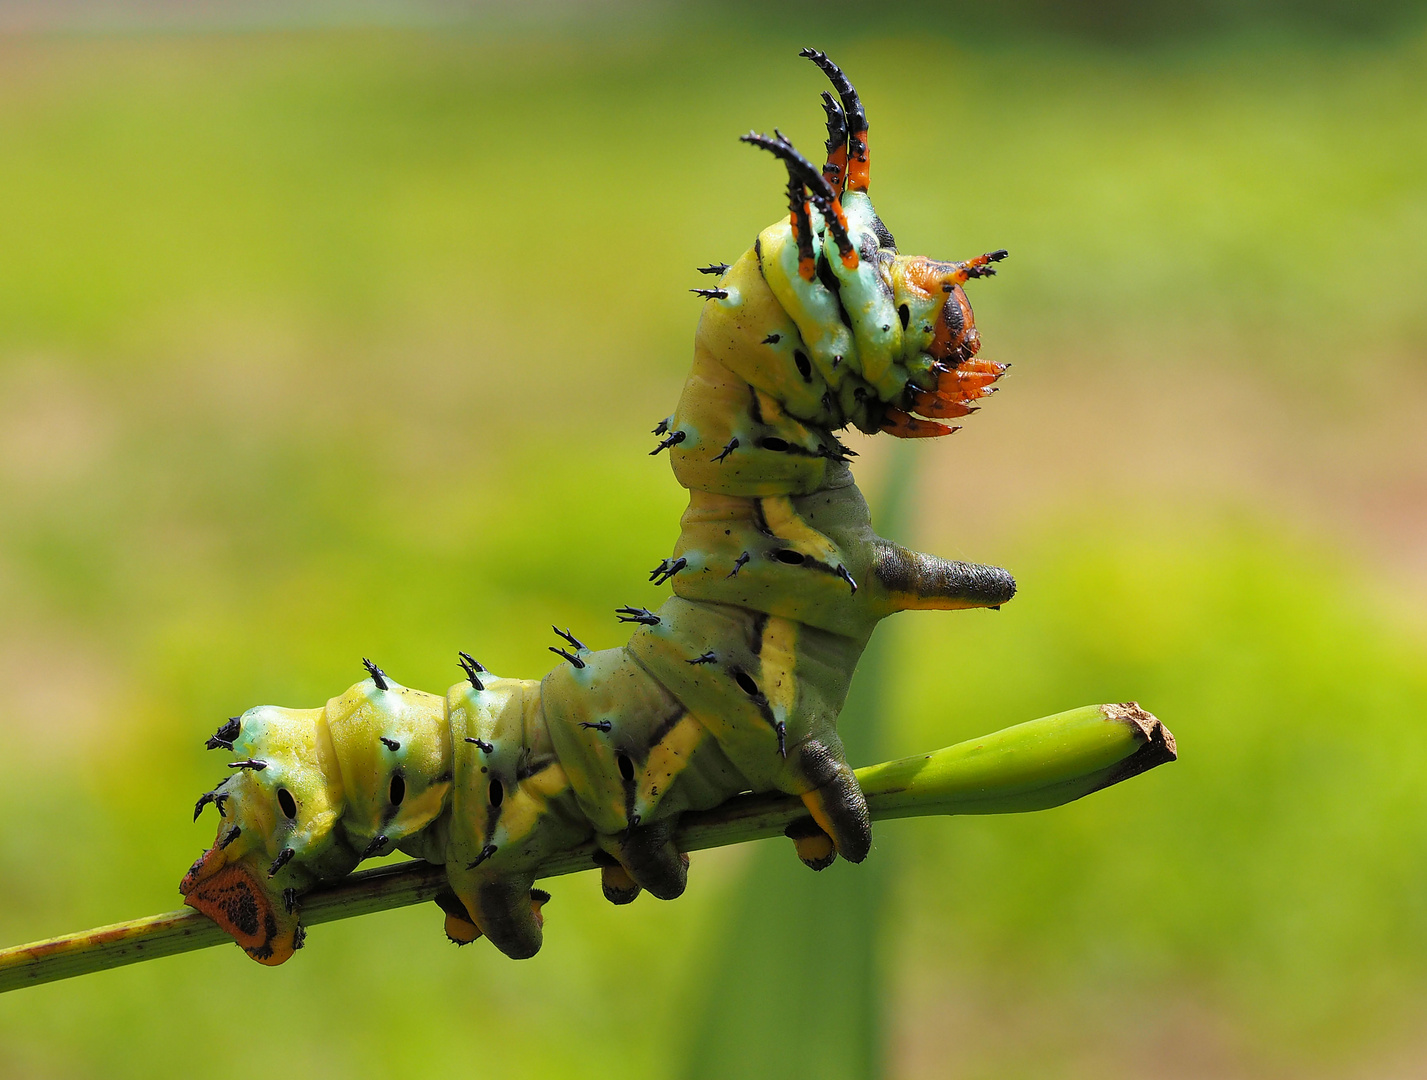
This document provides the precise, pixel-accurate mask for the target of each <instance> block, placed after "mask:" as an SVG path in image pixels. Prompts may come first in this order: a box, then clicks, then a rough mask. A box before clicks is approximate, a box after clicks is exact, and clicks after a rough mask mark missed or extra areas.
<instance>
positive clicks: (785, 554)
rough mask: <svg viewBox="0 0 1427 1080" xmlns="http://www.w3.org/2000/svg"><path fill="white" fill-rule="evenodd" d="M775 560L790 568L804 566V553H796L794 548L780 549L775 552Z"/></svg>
mask: <svg viewBox="0 0 1427 1080" xmlns="http://www.w3.org/2000/svg"><path fill="white" fill-rule="evenodd" d="M773 558H775V559H777V560H778V561H779V562H781V563H787V564H788V565H789V566H802V565H803V553H802V552H801V551H794V550H793V549H792V548H779V549H778V550H777V551H775V552H773Z"/></svg>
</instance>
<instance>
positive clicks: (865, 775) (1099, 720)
mask: <svg viewBox="0 0 1427 1080" xmlns="http://www.w3.org/2000/svg"><path fill="white" fill-rule="evenodd" d="M1174 754H1175V752H1174V739H1173V737H1172V736H1171V735H1170V733H1169V731H1168V730H1167V729H1166V728H1165V727H1164V726H1163V725H1162V724H1161V723H1160V722H1159V721H1158V720H1156V719H1155V718H1154V717H1153V716H1151V715H1150V714H1149V713H1146V712H1144V711H1143V710H1141V709H1140V708H1139V707H1138V706H1134V705H1087V706H1085V707H1084V708H1080V709H1072V710H1071V711H1069V712H1063V713H1057V714H1056V715H1054V716H1048V717H1045V718H1043V719H1040V720H1032V721H1031V722H1030V723H1027V724H1019V725H1017V726H1016V727H1012V728H1006V729H1005V730H1004V731H998V732H996V733H995V734H993V735H987V736H984V737H983V738H980V739H972V740H970V741H968V742H964V743H958V744H957V745H956V746H951V747H947V748H946V749H944V750H937V751H934V752H933V753H929V754H922V755H918V756H917V757H910V758H902V759H901V760H899V761H890V762H884V763H883V764H881V765H871V766H868V767H867V768H864V769H858V770H857V779H858V783H860V784H861V785H862V790H863V792H864V793H865V794H866V796H867V804H868V806H869V807H870V808H871V810H872V816H873V817H874V818H894V817H915V816H923V815H931V814H948V815H950V814H1008V813H1019V812H1022V811H1026V810H1043V809H1046V808H1048V807H1052V806H1059V805H1060V804H1062V803H1066V802H1070V801H1071V800H1073V799H1078V798H1080V797H1081V796H1082V795H1088V794H1090V793H1091V792H1092V791H1097V790H1099V789H1100V788H1102V787H1108V786H1109V785H1111V784H1115V783H1119V782H1120V781H1121V780H1126V779H1128V778H1129V777H1131V776H1135V775H1137V774H1139V773H1141V772H1144V771H1145V770H1146V769H1152V768H1154V767H1155V766H1156V765H1160V764H1163V763H1164V762H1166V761H1172V760H1174ZM806 813H807V812H806V810H805V809H804V807H803V804H802V803H801V802H800V801H799V800H798V799H796V798H792V797H790V796H786V795H740V796H738V797H736V798H733V799H730V800H729V801H728V802H726V803H724V804H723V805H721V806H718V807H715V808H714V809H712V810H705V811H702V812H699V813H691V814H686V815H685V817H684V823H683V827H682V828H681V829H680V831H679V837H678V843H679V847H680V850H682V851H698V850H701V849H703V848H711V847H722V846H724V845H726V844H739V843H743V842H745V841H748V840H761V839H763V838H765V837H769V836H779V835H781V834H782V832H783V830H784V829H785V828H787V826H788V825H789V824H791V823H792V822H793V821H795V820H796V819H798V818H800V817H804V816H806ZM594 851H595V847H594V844H593V843H587V844H583V845H581V846H580V847H577V848H572V849H571V850H570V851H567V852H564V853H563V854H561V855H558V856H555V857H553V858H550V859H547V860H545V861H544V862H543V863H541V865H540V871H539V876H540V877H558V876H560V875H562V874H573V873H577V872H579V871H582V870H591V869H593V868H594V866H595V863H594V861H593V856H594ZM790 857H791V856H790ZM444 881H445V877H444V874H443V871H442V868H441V867H439V866H433V865H431V864H429V863H425V862H419V861H413V862H408V863H403V864H400V865H396V866H384V867H381V868H379V869H376V870H366V871H363V872H361V873H358V874H353V875H351V876H350V877H348V878H345V879H344V880H342V881H341V882H339V883H337V884H336V885H333V886H331V887H329V888H326V889H320V890H316V891H314V892H312V893H311V894H309V895H308V896H306V897H304V898H303V901H302V917H303V922H305V923H307V924H308V925H316V924H318V923H324V922H332V921H334V920H336V919H350V918H353V917H354V916H357V915H367V914H370V913H372V912H376V911H386V910H388V909H390V908H397V907H404V906H406V905H407V904H418V903H421V902H423V901H426V900H430V899H432V898H434V897H435V895H436V892H437V891H438V890H439V889H440V888H441V886H442V885H443V884H444ZM228 940H229V938H228V936H227V935H226V934H224V933H223V931H221V930H219V929H218V927H217V926H216V925H215V924H214V923H212V922H211V921H210V920H209V919H208V917H207V916H205V915H200V914H199V913H198V912H196V911H189V910H179V911H171V912H167V913H165V914H163V915H151V916H148V917H146V918H142V919H133V920H131V921H129V922H125V923H115V924H114V925H112V926H102V927H99V928H97V929H94V930H86V931H83V932H81V933H77V934H67V935H65V936H63V937H57V938H49V939H47V940H45V941H36V942H32V943H30V944H28V945H17V946H15V947H13V948H9V949H4V950H0V993H4V992H6V991H8V990H16V989H19V988H20V987H22V986H37V985H39V984H40V983H46V982H53V981H55V980H57V979H68V978H72V977H73V976H76V975H87V974H89V973H90V972H94V971H103V970H105V969H107V968H113V967H121V966H123V965H125V964H136V963H138V962H140V961H142V960H153V959H157V958H158V957H160V956H172V955H174V954H176V953H182V952H191V951H193V950H195V949H206V948H208V947H209V946H211V945H220V944H222V943H223V942H226V941H228Z"/></svg>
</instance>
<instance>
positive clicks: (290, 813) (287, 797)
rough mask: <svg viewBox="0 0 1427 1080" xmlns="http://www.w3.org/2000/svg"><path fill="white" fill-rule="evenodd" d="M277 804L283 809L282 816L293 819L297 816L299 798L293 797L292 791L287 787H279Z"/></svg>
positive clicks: (289, 819)
mask: <svg viewBox="0 0 1427 1080" xmlns="http://www.w3.org/2000/svg"><path fill="white" fill-rule="evenodd" d="M277 805H278V809H280V810H281V811H282V816H283V817H285V818H287V819H288V821H292V820H293V819H294V818H296V817H297V800H296V799H294V798H293V797H292V792H290V791H288V790H287V788H285V787H280V788H278V789H277Z"/></svg>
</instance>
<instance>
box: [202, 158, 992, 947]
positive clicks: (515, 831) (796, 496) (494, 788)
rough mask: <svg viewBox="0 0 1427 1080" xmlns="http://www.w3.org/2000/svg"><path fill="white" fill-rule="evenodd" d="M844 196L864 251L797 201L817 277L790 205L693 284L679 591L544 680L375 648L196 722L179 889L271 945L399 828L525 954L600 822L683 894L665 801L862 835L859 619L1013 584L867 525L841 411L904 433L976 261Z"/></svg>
mask: <svg viewBox="0 0 1427 1080" xmlns="http://www.w3.org/2000/svg"><path fill="white" fill-rule="evenodd" d="M863 137H864V140H865V131H864V132H863ZM864 149H865V143H864ZM842 207H843V210H844V211H845V215H846V221H847V226H846V230H847V236H848V237H849V238H850V241H851V244H852V247H853V249H854V254H855V259H854V260H853V261H855V263H856V265H855V266H853V267H850V268H849V266H848V265H847V262H848V259H847V258H846V257H845V256H844V257H839V255H838V250H837V248H836V247H835V246H834V239H835V238H834V237H833V235H832V233H831V226H830V225H829V223H828V219H827V217H825V215H824V214H823V213H821V212H820V211H819V210H818V209H817V208H816V207H813V208H811V209H810V211H809V221H810V222H811V227H812V236H811V240H812V244H811V248H812V251H813V255H814V258H815V260H816V269H817V273H816V274H815V275H813V276H812V278H811V279H809V278H808V276H807V275H806V273H804V266H805V265H806V264H800V253H799V241H798V236H797V235H796V233H795V217H794V218H790V219H787V220H784V221H781V222H779V223H778V224H775V225H773V226H771V227H769V228H768V229H765V230H764V231H763V232H762V233H761V234H760V235H759V237H758V239H757V242H756V243H755V244H754V246H753V247H752V248H751V249H750V250H749V251H748V252H746V253H745V254H744V255H743V256H742V257H741V258H740V259H738V261H737V262H736V263H734V264H733V265H732V266H731V267H728V268H726V269H723V270H722V273H721V274H720V276H719V278H718V282H717V288H715V289H710V290H707V291H706V295H708V297H709V298H708V299H707V300H706V302H705V306H704V309H703V315H702V318H701V320H700V322H699V327H698V332H697V335H696V338H695V344H694V363H693V369H692V371H691V372H690V374H689V377H688V381H687V382H686V384H685V386H684V390H683V394H682V397H681V398H680V400H679V404H678V408H677V409H676V410H675V411H674V413H673V414H672V415H671V416H670V417H669V418H668V419H667V420H665V421H664V422H662V423H661V424H660V425H659V428H658V429H656V430H657V433H658V434H659V435H661V436H664V439H663V442H662V443H661V444H660V445H661V448H662V449H667V450H668V452H669V455H670V458H671V461H672V465H673V470H674V475H675V477H676V478H677V480H678V482H679V483H680V484H681V485H682V486H683V487H685V488H687V489H688V491H689V506H688V509H687V511H686V512H685V514H684V516H683V519H682V531H681V534H680V537H679V541H678V544H677V546H676V547H675V549H674V551H673V553H672V556H671V558H670V559H669V560H666V562H665V563H664V564H663V567H662V568H663V574H662V576H663V577H664V578H665V579H667V580H668V582H669V584H670V585H671V587H672V590H673V596H672V597H671V598H670V599H669V600H668V601H667V602H665V603H664V604H663V606H661V607H660V608H659V609H658V611H657V612H653V613H650V612H643V611H640V612H630V613H629V614H630V616H631V618H632V619H633V621H635V622H636V628H635V630H634V633H633V635H632V637H631V638H630V640H629V642H628V643H627V644H626V645H624V646H622V647H620V648H617V649H609V650H604V651H599V652H592V651H590V650H588V649H586V648H584V647H583V646H581V645H579V644H578V642H576V641H575V640H574V639H568V640H569V642H570V645H569V651H568V653H567V654H566V655H567V659H566V660H564V661H562V662H561V664H560V666H558V667H557V668H556V669H555V670H554V671H552V672H550V673H549V674H548V675H546V676H545V678H544V679H542V680H539V681H533V680H521V679H504V678H498V677H496V676H494V675H492V674H491V673H489V672H487V671H484V670H483V669H481V668H480V667H479V666H478V665H474V664H471V663H469V662H468V664H467V670H468V674H469V678H468V679H466V680H465V681H463V682H461V683H459V684H457V685H455V686H453V687H452V688H451V689H450V690H449V691H447V693H446V694H445V695H444V696H440V695H436V694H429V693H423V692H421V691H418V690H412V689H408V688H406V687H403V686H400V685H399V684H397V683H396V682H395V681H393V680H392V679H391V678H390V677H388V676H386V675H385V674H384V673H383V672H381V671H380V669H377V668H375V667H372V668H371V671H372V675H371V677H369V678H367V679H364V680H363V681H361V682H359V683H357V684H356V685H355V686H353V687H352V688H350V689H349V690H347V691H346V692H345V693H344V694H342V695H341V696H340V697H335V698H332V699H331V700H330V701H328V702H327V704H326V705H325V706H324V707H322V708H318V709H284V708H278V707H273V706H262V707H258V708H254V709H250V710H248V711H247V712H246V713H244V714H243V715H242V716H241V717H239V718H236V719H235V720H234V721H232V722H230V723H229V724H228V725H227V726H225V727H224V728H223V729H220V731H219V732H218V734H217V735H215V736H214V738H213V739H212V740H210V745H217V746H219V747H223V748H231V750H232V751H233V753H234V754H235V755H236V756H237V758H238V760H237V761H235V762H234V763H233V773H232V775H231V776H230V777H229V778H228V779H227V780H226V781H225V782H224V783H223V784H221V785H219V787H217V788H215V789H214V791H212V792H209V793H206V794H205V795H204V797H203V799H202V800H200V804H199V809H201V808H202V807H203V805H205V804H206V803H209V802H212V803H215V804H216V805H217V807H218V810H219V812H220V815H221V816H222V820H221V821H220V823H219V831H218V836H217V839H216V841H215V843H214V846H213V848H212V849H211V850H210V851H209V852H207V853H206V854H205V855H204V856H203V857H202V858H201V859H200V860H199V861H198V862H197V863H195V865H194V867H193V868H192V869H191V870H190V872H189V874H188V876H187V877H185V879H184V882H183V885H182V889H183V891H184V893H185V895H186V897H187V898H188V901H189V903H191V904H193V905H194V906H196V907H199V908H200V910H203V911H206V912H207V913H209V914H210V915H213V916H214V918H216V919H218V921H219V922H220V923H221V924H223V925H224V926H225V928H226V929H228V930H229V932H230V933H232V934H233V935H234V937H235V938H236V939H237V940H238V941H239V942H240V943H241V944H242V945H243V946H244V948H245V949H247V950H248V952H249V953H250V955H252V956H253V957H254V958H255V959H258V960H261V961H263V962H265V963H280V962H281V961H282V960H284V959H286V957H287V956H289V955H290V954H291V952H292V951H293V949H294V948H296V947H298V946H299V945H300V943H301V929H300V910H301V898H302V895H303V894H304V893H305V892H306V891H308V890H309V889H311V888H312V887H314V886H315V885H318V884H320V883H323V882H329V881H332V880H335V879H337V878H340V877H341V876H343V875H345V874H347V873H349V872H350V871H351V870H352V869H353V868H354V867H356V865H357V864H358V863H359V862H360V861H361V860H362V859H363V858H365V857H369V856H373V855H378V854H383V853H386V852H388V851H390V850H392V849H393V848H399V849H401V850H402V851H405V852H408V853H410V854H411V855H414V856H418V857H420V858H423V859H426V860H428V861H430V862H432V863H438V864H444V866H445V868H446V873H447V877H448V880H449V883H450V893H449V895H447V896H445V897H443V898H442V901H441V903H442V907H443V908H444V909H445V910H446V913H447V919H446V928H447V932H448V933H449V934H450V935H451V936H452V938H453V939H455V940H458V941H462V942H464V941H469V940H472V939H473V938H475V937H477V936H480V935H482V934H483V935H485V936H487V937H489V938H490V939H491V940H492V941H493V942H494V943H495V944H496V946H497V947H499V948H500V949H501V950H502V951H504V952H505V953H507V954H509V955H510V956H515V957H524V956H530V955H532V954H534V953H535V952H536V950H537V949H538V948H539V947H540V942H541V926H542V919H541V915H540V904H541V902H542V901H543V899H545V896H544V894H543V893H540V892H539V891H538V890H533V889H532V886H533V884H534V867H535V866H536V865H537V864H538V863H539V861H540V859H541V858H542V856H545V855H548V854H551V853H554V852H558V851H563V850H566V849H569V848H571V847H572V846H575V845H577V844H579V843H582V842H583V841H585V840H588V839H589V838H591V837H593V838H594V839H595V840H596V841H597V843H598V846H599V848H600V850H601V851H602V852H603V853H604V855H603V858H602V859H601V860H600V861H601V863H602V865H603V866H604V880H605V891H606V895H608V896H609V897H610V899H611V900H614V901H615V902H627V901H628V900H631V899H633V898H634V896H635V895H636V894H637V893H638V892H639V891H640V889H644V890H647V891H649V892H650V893H652V894H653V895H655V896H657V897H661V898H672V897H675V896H677V895H679V894H680V893H681V892H682V891H683V888H684V884H685V876H686V868H687V858H686V857H685V856H684V855H682V854H681V853H680V852H679V851H678V849H677V847H676V845H675V836H676V830H677V826H678V822H679V817H680V815H681V814H683V813H684V812H685V811H689V810H699V809H706V808H709V807H712V806H716V805H718V804H719V803H722V802H724V801H725V800H727V799H728V798H730V797H731V796H733V795H736V794H738V793H739V792H743V791H750V790H751V791H755V792H763V791H782V792H787V793H791V794H796V795H799V796H801V797H802V798H803V801H804V803H805V804H806V806H807V808H808V819H807V820H806V821H805V822H803V823H802V824H801V825H800V826H799V827H797V828H795V829H793V830H790V835H791V836H793V837H794V839H795V841H796V843H797V848H798V853H799V855H800V856H802V857H803V859H804V861H806V862H808V863H809V865H812V866H814V867H815V868H821V867H822V866H825V865H827V864H828V863H829V862H831V861H832V859H833V857H834V855H835V854H839V855H842V856H843V857H845V858H848V859H851V860H853V861H859V860H861V859H862V858H863V857H864V856H865V855H866V854H867V852H868V849H869V846H870V843H871V827H870V823H869V819H868V815H867V807H866V804H865V802H864V800H863V797H862V793H861V791H860V790H859V788H858V786H857V782H856V780H855V778H854V777H853V774H852V770H851V769H850V768H849V766H848V763H847V761H846V760H845V758H844V756H843V750H842V744H841V742H840V741H839V739H838V734H837V717H838V713H839V711H840V710H841V708H842V704H843V700H844V698H845V697H846V694H847V690H848V685H849V682H850V680H851V678H852V673H853V670H854V668H855V667H856V665H857V660H858V657H859V656H860V654H861V653H862V650H863V648H864V647H865V646H866V644H867V640H868V638H869V636H870V635H871V633H872V630H873V628H874V627H875V626H876V624H877V622H878V620H880V619H882V618H883V617H884V616H886V615H889V614H891V613H892V612H894V611H901V610H906V609H909V608H963V607H996V606H999V605H1000V604H1001V603H1003V602H1005V601H1006V600H1008V599H1010V597H1011V596H1012V594H1013V593H1014V591H1015V585H1014V582H1013V581H1012V579H1011V577H1010V575H1009V574H1007V573H1006V572H1005V571H1003V570H998V569H994V568H991V567H984V566H977V565H973V564H966V563H956V562H944V561H942V560H940V559H936V558H934V557H932V556H928V555H921V554H918V553H915V552H910V551H907V550H906V549H903V548H901V547H899V546H897V545H896V544H893V543H891V542H889V541H886V540H883V539H881V538H880V537H878V536H877V535H876V534H875V533H874V532H873V531H872V527H871V522H870V519H869V515H868V511H867V505H866V503H865V502H864V500H863V498H862V495H861V493H860V492H859V491H858V489H857V487H856V485H855V484H854V483H853V479H852V474H851V471H850V470H849V468H848V464H847V461H848V456H849V455H848V453H847V451H846V449H845V448H844V447H843V446H842V445H841V444H840V443H839V442H838V440H837V439H836V437H835V435H834V432H835V431H836V430H838V429H840V428H842V427H845V426H847V425H848V424H855V425H856V426H858V427H860V428H862V429H864V430H867V431H877V430H879V429H883V430H894V429H893V426H891V425H893V424H894V423H896V422H897V421H894V420H893V419H889V417H893V416H894V415H900V414H902V413H910V411H911V410H912V408H913V407H914V406H915V401H917V400H922V397H923V396H925V395H927V394H933V395H934V394H936V393H937V387H938V385H939V380H941V383H940V385H942V386H946V385H948V384H947V383H946V379H945V376H946V373H947V372H948V371H952V370H953V369H955V368H957V366H958V365H959V364H960V361H961V360H963V359H964V360H966V361H970V358H971V356H972V355H974V352H975V344H976V340H977V339H975V337H974V331H973V330H971V329H970V326H969V308H966V306H965V302H964V294H962V293H961V291H960V284H961V283H962V282H964V281H965V280H966V279H967V277H968V276H977V275H976V274H975V273H970V272H968V271H967V267H968V265H969V264H966V263H935V262H932V261H930V260H927V259H918V258H908V257H906V256H902V255H900V254H898V253H897V251H896V249H895V246H893V244H892V240H891V236H890V234H888V233H887V231H886V229H885V227H883V226H882V224H881V222H880V221H879V220H878V219H877V217H876V214H875V212H874V211H873V209H872V204H871V201H870V200H869V199H868V198H867V196H866V194H865V193H864V192H862V191H853V190H846V191H844V192H842ZM953 305H955V308H956V310H954V311H953V310H952V309H953ZM968 342H969V343H970V344H969V345H968ZM982 363H983V365H984V362H982ZM963 370H973V371H984V370H985V369H984V366H983V367H981V368H971V369H963ZM963 383H965V378H963ZM972 396H974V394H973V395H972ZM968 411H969V410H968ZM933 415H943V416H944V415H955V414H948V413H945V412H941V413H934V414H933ZM904 419H905V418H904ZM913 423H925V421H913ZM934 426H939V425H934Z"/></svg>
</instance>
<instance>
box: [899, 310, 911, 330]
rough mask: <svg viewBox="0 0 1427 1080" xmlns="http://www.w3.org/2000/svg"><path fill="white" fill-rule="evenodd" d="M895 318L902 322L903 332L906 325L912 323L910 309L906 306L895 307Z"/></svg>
mask: <svg viewBox="0 0 1427 1080" xmlns="http://www.w3.org/2000/svg"><path fill="white" fill-rule="evenodd" d="M897 318H899V319H901V320H902V329H903V330H905V329H906V328H907V324H908V323H910V322H911V321H912V311H911V308H909V307H907V305H906V304H901V305H899V306H898V307H897Z"/></svg>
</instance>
